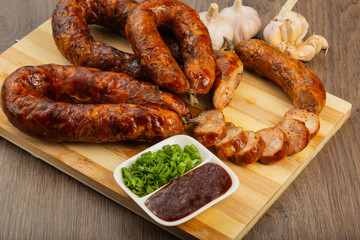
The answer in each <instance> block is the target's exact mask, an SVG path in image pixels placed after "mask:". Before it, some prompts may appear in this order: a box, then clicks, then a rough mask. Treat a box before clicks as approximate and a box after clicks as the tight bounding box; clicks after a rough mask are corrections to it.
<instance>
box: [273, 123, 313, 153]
mask: <svg viewBox="0 0 360 240" xmlns="http://www.w3.org/2000/svg"><path fill="white" fill-rule="evenodd" d="M275 127H276V128H279V129H280V130H282V131H283V132H284V133H285V134H286V136H287V137H288V139H289V141H290V144H291V151H290V152H289V153H288V155H292V154H295V153H298V152H300V151H302V150H303V149H304V148H306V146H307V145H308V144H309V142H310V133H309V129H308V128H307V127H306V126H305V123H303V122H301V121H299V120H296V119H292V118H285V119H284V120H282V121H281V122H279V123H278V124H276V125H275Z"/></svg>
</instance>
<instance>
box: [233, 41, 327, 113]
mask: <svg viewBox="0 0 360 240" xmlns="http://www.w3.org/2000/svg"><path fill="white" fill-rule="evenodd" d="M235 52H236V53H237V54H238V55H239V57H240V59H241V61H242V62H243V64H244V66H245V67H248V68H250V69H253V70H254V71H255V72H256V73H258V74H259V75H260V76H263V77H266V78H268V79H269V80H271V81H273V82H274V83H276V84H278V85H279V86H280V87H281V88H282V89H283V90H284V91H285V92H286V93H287V94H288V95H289V96H290V98H291V99H292V101H293V104H294V106H295V107H296V108H301V109H306V110H308V111H311V112H314V113H315V114H319V113H320V112H321V110H322V109H323V108H324V106H325V102H326V91H325V87H324V85H323V83H322V82H321V80H320V79H319V78H318V76H317V75H316V74H315V73H314V72H313V71H311V70H310V69H309V68H308V67H307V66H306V65H305V64H304V63H302V62H300V61H299V60H296V59H294V58H292V57H290V56H289V55H287V54H286V53H282V52H281V51H280V50H278V49H276V48H275V47H273V46H271V45H270V44H268V43H266V42H264V41H261V40H259V39H251V40H246V41H242V42H239V43H238V45H237V46H236V47H235Z"/></svg>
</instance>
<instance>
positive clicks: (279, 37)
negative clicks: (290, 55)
mask: <svg viewBox="0 0 360 240" xmlns="http://www.w3.org/2000/svg"><path fill="white" fill-rule="evenodd" d="M296 2H297V0H288V1H287V2H286V3H285V4H284V6H283V7H282V8H281V11H280V12H279V14H278V15H277V16H276V17H275V18H273V19H272V20H271V21H270V22H269V24H268V25H266V27H265V28H264V32H263V36H264V39H265V41H266V42H269V43H270V44H271V45H273V46H275V47H278V48H279V49H280V50H282V51H285V50H286V48H284V46H285V45H287V46H295V45H296V44H297V43H299V42H301V41H302V39H303V38H304V37H305V35H306V34H307V32H308V29H309V23H308V22H307V21H306V19H305V18H304V16H302V15H301V14H300V13H297V12H293V11H291V9H292V8H293V7H294V6H295V4H296ZM279 44H280V45H279Z"/></svg>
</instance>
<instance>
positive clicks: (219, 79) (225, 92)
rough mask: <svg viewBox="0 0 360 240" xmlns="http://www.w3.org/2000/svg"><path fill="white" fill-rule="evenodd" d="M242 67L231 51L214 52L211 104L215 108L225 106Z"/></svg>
mask: <svg viewBox="0 0 360 240" xmlns="http://www.w3.org/2000/svg"><path fill="white" fill-rule="evenodd" d="M243 71H244V67H243V64H242V62H241V60H240V59H239V57H238V56H237V55H236V53H234V52H231V51H220V52H218V53H216V70H215V74H216V78H215V82H214V86H213V88H214V93H213V105H214V107H215V108H225V107H226V106H227V105H229V103H230V101H231V99H232V96H233V94H234V92H235V90H236V88H237V87H238V86H239V84H240V82H241V78H242V75H243Z"/></svg>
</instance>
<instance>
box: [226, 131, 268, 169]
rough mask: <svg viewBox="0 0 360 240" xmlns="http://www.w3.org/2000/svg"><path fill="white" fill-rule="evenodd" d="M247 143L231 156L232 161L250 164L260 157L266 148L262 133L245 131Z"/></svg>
mask: <svg viewBox="0 0 360 240" xmlns="http://www.w3.org/2000/svg"><path fill="white" fill-rule="evenodd" d="M244 134H245V137H246V139H247V142H246V145H245V146H244V147H243V148H242V149H240V151H238V152H236V153H235V154H234V155H232V156H231V157H230V161H231V162H233V163H235V164H236V165H243V166H245V165H248V164H250V163H254V162H256V161H257V160H259V159H260V157H261V156H262V154H263V151H264V149H265V142H264V140H263V139H262V138H261V137H260V134H259V133H257V132H253V131H245V132H244Z"/></svg>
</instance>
